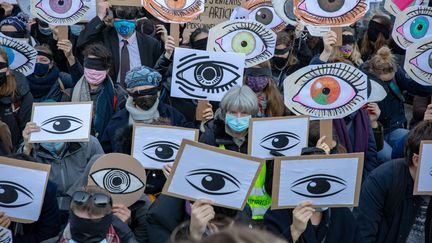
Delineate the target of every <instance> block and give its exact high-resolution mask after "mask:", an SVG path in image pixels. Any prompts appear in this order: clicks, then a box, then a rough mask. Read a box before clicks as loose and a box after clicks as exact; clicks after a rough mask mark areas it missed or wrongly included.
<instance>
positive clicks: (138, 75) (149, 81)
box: [125, 66, 162, 89]
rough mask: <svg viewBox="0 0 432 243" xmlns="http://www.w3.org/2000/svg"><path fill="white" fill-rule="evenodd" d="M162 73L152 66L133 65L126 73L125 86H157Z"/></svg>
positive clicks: (129, 87)
mask: <svg viewBox="0 0 432 243" xmlns="http://www.w3.org/2000/svg"><path fill="white" fill-rule="evenodd" d="M161 80H162V75H160V73H159V72H158V71H156V70H154V69H152V68H149V67H146V66H141V67H135V68H133V69H132V70H130V71H129V72H127V73H126V78H125V84H126V88H128V89H131V88H135V87H138V86H145V85H149V86H155V87H157V86H159V84H160V82H161Z"/></svg>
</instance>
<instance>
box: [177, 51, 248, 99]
mask: <svg viewBox="0 0 432 243" xmlns="http://www.w3.org/2000/svg"><path fill="white" fill-rule="evenodd" d="M243 70H244V55H243V54H237V53H220V52H207V51H199V50H193V49H184V48H176V50H175V53H174V66H173V78H172V81H171V96H173V97H179V98H187V99H202V100H213V101H220V100H222V97H223V96H224V95H225V93H227V92H228V91H229V90H230V89H231V88H232V87H234V86H241V85H242V83H243Z"/></svg>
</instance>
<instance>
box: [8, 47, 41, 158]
mask: <svg viewBox="0 0 432 243" xmlns="http://www.w3.org/2000/svg"><path fill="white" fill-rule="evenodd" d="M8 62H9V59H8V56H7V53H6V50H5V49H4V48H1V47H0V120H1V121H2V122H4V123H6V125H7V126H8V127H9V130H10V132H11V134H12V137H11V138H12V151H15V150H16V149H17V147H18V146H19V144H20V143H21V141H22V137H21V135H20V134H21V133H22V131H23V130H24V127H25V124H26V123H27V122H28V121H30V118H31V110H32V104H33V96H32V94H31V92H30V88H29V86H28V84H27V83H28V81H27V79H26V77H25V76H24V75H22V74H21V73H18V72H15V71H13V70H11V69H9V65H8Z"/></svg>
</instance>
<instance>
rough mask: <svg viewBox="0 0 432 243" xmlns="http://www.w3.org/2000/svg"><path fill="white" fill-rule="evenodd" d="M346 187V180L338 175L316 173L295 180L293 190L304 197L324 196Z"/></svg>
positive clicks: (331, 194) (336, 192)
mask: <svg viewBox="0 0 432 243" xmlns="http://www.w3.org/2000/svg"><path fill="white" fill-rule="evenodd" d="M346 187H347V186H346V181H345V180H343V179H341V178H339V177H337V176H332V175H327V174H315V175H311V176H306V177H303V178H301V179H298V180H296V181H294V182H293V183H292V185H291V191H292V192H294V193H295V194H298V195H300V196H304V197H309V198H323V197H329V196H333V195H335V194H338V193H339V192H341V191H343V190H345V188H346Z"/></svg>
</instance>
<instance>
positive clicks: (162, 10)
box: [143, 0, 204, 23]
mask: <svg viewBox="0 0 432 243" xmlns="http://www.w3.org/2000/svg"><path fill="white" fill-rule="evenodd" d="M143 3H144V8H145V9H146V10H147V11H148V12H150V14H152V15H153V16H155V17H157V18H158V19H160V20H162V21H164V22H170V23H186V22H190V21H192V20H193V19H195V18H197V17H198V15H199V14H200V13H202V12H204V1H202V0H148V1H143Z"/></svg>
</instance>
